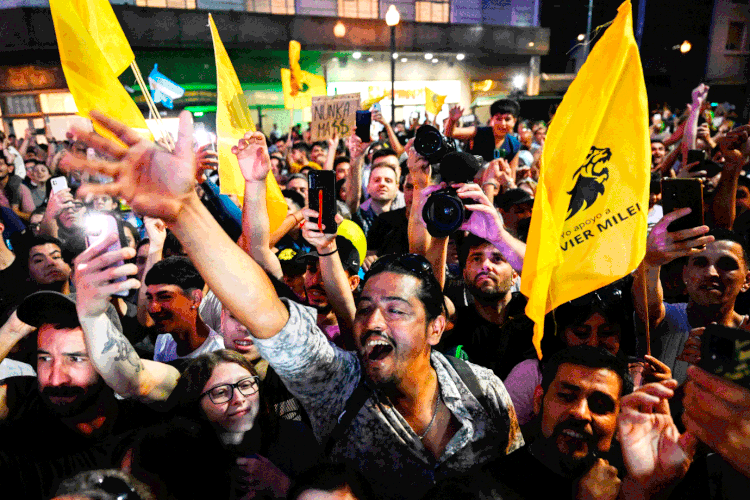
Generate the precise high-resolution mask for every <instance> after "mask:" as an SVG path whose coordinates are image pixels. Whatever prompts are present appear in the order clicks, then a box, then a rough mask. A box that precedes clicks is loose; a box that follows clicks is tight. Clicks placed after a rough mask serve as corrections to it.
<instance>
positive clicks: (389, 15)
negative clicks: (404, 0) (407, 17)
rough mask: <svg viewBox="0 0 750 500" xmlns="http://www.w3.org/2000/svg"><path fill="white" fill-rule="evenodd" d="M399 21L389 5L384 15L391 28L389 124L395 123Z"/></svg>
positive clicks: (396, 13) (394, 10)
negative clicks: (397, 26) (397, 29)
mask: <svg viewBox="0 0 750 500" xmlns="http://www.w3.org/2000/svg"><path fill="white" fill-rule="evenodd" d="M400 20H401V16H400V15H399V13H398V10H397V9H396V6H395V5H393V4H391V6H390V7H388V10H387V11H386V13H385V24H387V25H388V26H390V28H391V123H396V58H397V57H398V55H396V25H397V24H398V22H399V21H400Z"/></svg>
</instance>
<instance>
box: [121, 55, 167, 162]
mask: <svg viewBox="0 0 750 500" xmlns="http://www.w3.org/2000/svg"><path fill="white" fill-rule="evenodd" d="M130 69H132V70H133V74H135V79H136V81H137V82H138V85H140V86H141V92H143V96H144V97H145V98H146V104H147V105H148V107H149V110H150V111H151V113H152V114H153V115H154V116H155V117H156V125H157V127H158V129H159V131H160V132H161V136H162V138H163V139H164V141H165V143H166V145H167V146H168V147H169V149H170V152H171V151H174V149H175V145H174V142H173V141H172V136H171V135H170V134H169V132H168V131H167V130H166V129H165V128H164V122H162V121H161V115H160V114H159V110H158V109H156V104H155V103H154V101H153V99H151V93H150V92H149V91H148V87H146V82H145V81H144V80H143V75H142V74H141V70H140V68H139V67H138V63H136V62H135V60H133V62H132V63H130Z"/></svg>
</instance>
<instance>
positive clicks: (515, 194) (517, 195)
mask: <svg viewBox="0 0 750 500" xmlns="http://www.w3.org/2000/svg"><path fill="white" fill-rule="evenodd" d="M496 200H497V203H496V205H497V206H498V207H500V208H502V209H503V210H508V209H509V208H510V207H512V206H513V205H520V204H522V203H534V198H533V197H532V196H531V195H530V194H529V193H528V191H526V190H524V189H520V188H515V189H509V190H507V191H506V192H504V193H503V194H502V195H501V196H500V197H498V198H496Z"/></svg>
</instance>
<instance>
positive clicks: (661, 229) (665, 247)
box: [633, 208, 714, 331]
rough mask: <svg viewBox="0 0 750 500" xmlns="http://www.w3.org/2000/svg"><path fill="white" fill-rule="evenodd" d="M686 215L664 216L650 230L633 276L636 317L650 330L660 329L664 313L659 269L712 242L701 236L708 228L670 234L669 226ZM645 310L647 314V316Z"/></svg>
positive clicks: (681, 212) (683, 211) (684, 211)
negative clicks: (658, 327) (642, 256)
mask: <svg viewBox="0 0 750 500" xmlns="http://www.w3.org/2000/svg"><path fill="white" fill-rule="evenodd" d="M689 213H690V209H689V208H681V209H679V210H675V211H674V212H671V213H668V214H666V215H665V216H664V217H663V218H662V219H661V220H660V221H659V222H658V223H657V224H656V225H655V226H654V227H653V228H652V229H651V233H650V234H649V236H648V240H647V243H646V256H645V257H644V258H643V262H641V265H640V267H639V269H638V270H637V271H636V273H635V276H634V280H633V303H634V304H635V310H636V314H637V315H638V319H639V320H640V321H641V323H642V324H644V325H645V324H646V322H647V321H648V325H649V327H650V329H651V331H653V330H654V329H655V328H656V327H657V326H659V324H660V323H661V322H662V320H663V319H664V315H665V314H666V310H665V308H664V290H663V289H662V286H661V280H660V279H659V273H660V270H661V266H663V265H665V264H667V263H669V262H672V261H673V260H675V259H677V258H680V257H687V256H689V255H692V254H694V253H698V252H700V251H701V248H700V247H702V246H703V245H706V244H707V243H710V242H712V241H713V240H714V237H713V236H703V235H704V234H706V233H707V232H708V226H699V227H694V228H691V229H685V230H682V231H676V232H674V233H670V232H669V230H668V229H667V227H668V226H669V224H671V223H672V222H673V221H675V220H676V219H679V218H680V217H684V216H685V215H687V214H689ZM644 275H645V285H644ZM644 289H645V292H644ZM644 293H645V295H644ZM647 308H648V315H647V314H646V309H647Z"/></svg>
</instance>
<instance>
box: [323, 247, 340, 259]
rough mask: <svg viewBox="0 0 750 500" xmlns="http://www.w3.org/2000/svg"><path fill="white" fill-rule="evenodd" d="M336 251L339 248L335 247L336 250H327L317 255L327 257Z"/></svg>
mask: <svg viewBox="0 0 750 500" xmlns="http://www.w3.org/2000/svg"><path fill="white" fill-rule="evenodd" d="M338 251H339V249H338V248H337V249H336V250H334V251H333V252H328V253H319V254H318V257H328V256H329V255H333V254H335V253H336V252H338Z"/></svg>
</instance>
